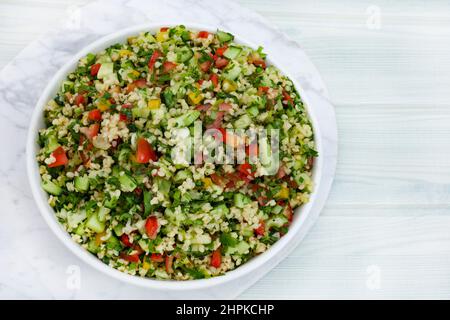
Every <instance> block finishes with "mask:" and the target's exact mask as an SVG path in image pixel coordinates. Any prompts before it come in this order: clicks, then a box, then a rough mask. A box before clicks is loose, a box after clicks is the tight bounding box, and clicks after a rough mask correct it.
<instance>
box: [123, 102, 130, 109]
mask: <svg viewBox="0 0 450 320" xmlns="http://www.w3.org/2000/svg"><path fill="white" fill-rule="evenodd" d="M122 108H123V109H131V108H133V105H132V104H131V103H125V104H123V105H122Z"/></svg>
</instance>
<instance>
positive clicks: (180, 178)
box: [173, 170, 192, 182]
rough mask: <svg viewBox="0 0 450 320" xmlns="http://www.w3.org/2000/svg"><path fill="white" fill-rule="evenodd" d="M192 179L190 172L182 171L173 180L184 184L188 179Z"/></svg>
mask: <svg viewBox="0 0 450 320" xmlns="http://www.w3.org/2000/svg"><path fill="white" fill-rule="evenodd" d="M191 177H192V173H191V172H190V171H189V170H180V171H178V172H177V173H176V174H175V177H174V178H173V180H174V181H175V182H183V181H185V180H186V179H187V178H191Z"/></svg>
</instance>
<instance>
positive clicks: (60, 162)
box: [48, 147, 69, 168]
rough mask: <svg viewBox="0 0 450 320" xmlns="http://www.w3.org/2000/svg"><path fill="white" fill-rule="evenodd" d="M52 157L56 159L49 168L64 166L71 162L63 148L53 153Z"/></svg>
mask: <svg viewBox="0 0 450 320" xmlns="http://www.w3.org/2000/svg"><path fill="white" fill-rule="evenodd" d="M52 157H53V158H55V161H54V162H53V163H50V164H49V165H48V167H49V168H54V167H59V166H64V165H66V164H67V162H69V159H67V155H66V151H64V149H63V147H58V148H56V149H55V150H54V151H53V152H52Z"/></svg>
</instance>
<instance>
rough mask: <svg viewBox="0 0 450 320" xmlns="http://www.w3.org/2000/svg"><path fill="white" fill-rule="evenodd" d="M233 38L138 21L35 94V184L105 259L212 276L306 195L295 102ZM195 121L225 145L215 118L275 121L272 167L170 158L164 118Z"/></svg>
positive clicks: (167, 275) (305, 155)
mask: <svg viewBox="0 0 450 320" xmlns="http://www.w3.org/2000/svg"><path fill="white" fill-rule="evenodd" d="M233 40H234V37H233V35H231V34H230V33H227V32H223V31H217V32H216V33H210V32H206V31H200V32H197V31H191V30H188V29H186V28H185V27H184V26H176V27H171V28H161V29H160V30H159V31H158V32H157V33H156V34H151V33H149V32H145V33H141V34H139V35H137V36H134V37H130V38H128V39H127V42H126V43H118V44H115V45H113V46H111V47H109V48H107V49H106V50H104V51H102V52H99V53H97V54H88V55H87V56H85V57H84V58H82V59H80V61H79V62H78V65H77V68H76V69H75V70H74V71H73V72H72V73H70V74H69V75H68V77H67V78H66V80H65V81H64V82H63V83H62V85H61V88H60V90H59V92H58V93H57V94H56V96H55V97H54V99H52V100H51V101H49V102H48V103H47V105H46V106H45V108H44V113H45V123H46V128H45V129H42V130H40V132H39V144H40V150H39V152H38V156H37V161H38V163H39V170H40V174H41V177H42V187H43V189H44V190H45V191H46V192H47V193H48V194H49V198H48V202H49V204H50V206H51V207H53V209H54V211H55V214H56V216H57V218H58V220H59V221H60V223H61V224H62V225H63V226H64V228H65V229H66V230H67V232H68V233H69V234H70V235H71V237H72V238H73V240H74V241H76V242H77V243H79V244H80V245H81V246H82V247H84V248H85V249H87V250H88V251H90V252H91V253H92V254H94V255H96V256H97V257H98V259H100V260H101V261H103V262H104V263H105V264H107V265H109V266H111V267H113V268H116V269H118V270H120V271H122V272H126V273H128V274H133V275H140V276H143V277H149V278H157V279H175V280H189V279H200V278H209V277H213V276H218V275H222V274H224V273H226V272H227V271H230V270H233V269H235V268H236V267H238V266H239V265H241V264H243V263H245V262H246V261H248V260H249V259H251V258H252V257H254V256H256V255H259V254H261V253H263V252H264V251H266V250H268V248H269V247H270V246H271V245H272V244H273V243H275V242H276V241H277V240H278V239H280V237H282V236H283V235H284V234H286V232H288V227H289V224H290V223H291V221H292V217H293V209H295V208H296V207H298V206H300V205H302V204H304V203H306V202H308V199H309V195H310V193H311V192H312V188H313V186H312V179H311V171H312V167H313V163H314V158H315V157H316V156H317V152H316V151H315V146H314V137H313V130H312V127H311V123H310V120H309V119H308V116H307V113H306V110H305V107H304V105H303V103H302V100H301V98H300V96H299V94H298V92H297V91H296V90H295V88H294V86H293V84H292V82H291V81H290V80H289V79H288V78H287V77H286V76H283V75H282V74H281V73H280V71H279V70H278V69H277V68H275V67H274V66H270V65H266V61H265V54H264V53H263V51H262V48H258V49H257V50H255V49H252V48H250V47H247V46H244V45H240V44H237V43H234V42H233ZM195 121H201V123H202V126H203V128H204V129H207V128H215V129H217V130H219V131H220V132H222V133H224V135H223V138H222V140H223V142H224V143H225V144H230V143H236V140H235V139H233V136H232V135H231V134H230V135H229V136H228V135H226V134H225V133H226V132H227V131H226V130H227V129H236V128H240V129H248V128H257V129H279V135H280V139H279V150H280V157H279V158H280V167H279V170H278V172H276V174H275V175H266V174H264V171H263V170H262V169H263V168H262V167H261V165H260V164H258V163H256V164H250V163H249V162H244V163H241V164H234V165H233V164H214V163H202V164H201V165H198V164H190V165H184V166H180V165H178V164H174V163H173V160H172V159H171V157H170V151H171V149H172V148H173V146H174V141H172V137H171V131H170V130H171V129H172V128H174V127H181V128H188V129H189V130H191V129H192V127H193V126H194V122H195ZM242 143H244V144H245V143H247V142H246V141H244V142H242ZM246 147H247V149H246V150H248V145H247V146H246ZM195 156H196V155H194V154H193V155H192V157H195ZM247 156H248V154H247Z"/></svg>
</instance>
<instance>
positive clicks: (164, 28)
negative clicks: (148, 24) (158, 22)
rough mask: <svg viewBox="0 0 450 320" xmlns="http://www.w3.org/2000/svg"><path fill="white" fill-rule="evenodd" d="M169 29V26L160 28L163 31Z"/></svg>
mask: <svg viewBox="0 0 450 320" xmlns="http://www.w3.org/2000/svg"><path fill="white" fill-rule="evenodd" d="M167 30H169V27H162V28H161V29H159V31H161V32H166V31H167Z"/></svg>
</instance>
